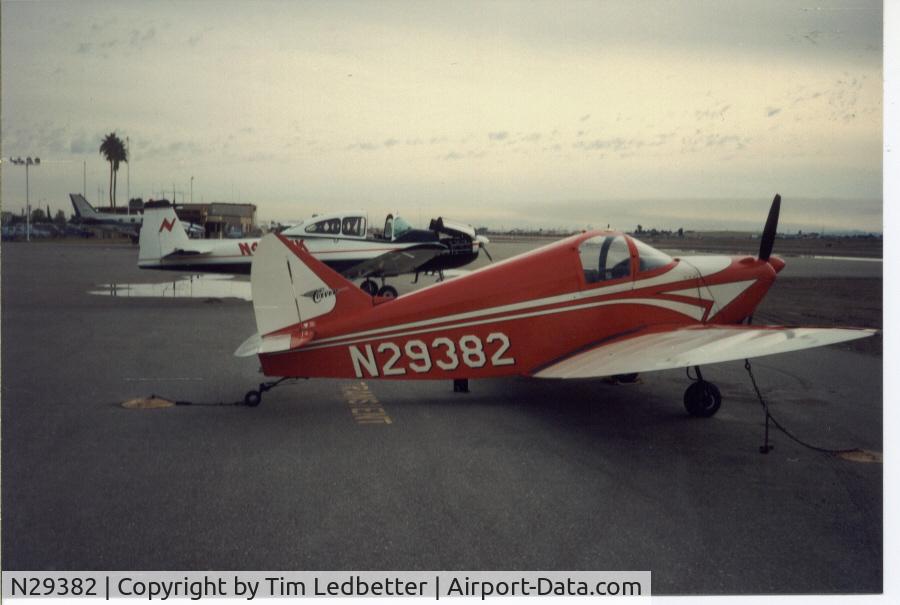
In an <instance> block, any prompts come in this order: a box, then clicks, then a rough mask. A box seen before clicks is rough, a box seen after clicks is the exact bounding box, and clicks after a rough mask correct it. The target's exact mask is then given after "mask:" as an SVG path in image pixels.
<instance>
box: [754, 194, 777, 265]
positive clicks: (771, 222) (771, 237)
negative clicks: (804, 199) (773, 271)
mask: <svg viewBox="0 0 900 605" xmlns="http://www.w3.org/2000/svg"><path fill="white" fill-rule="evenodd" d="M780 211H781V195H779V194H777V193H776V194H775V199H774V200H772V207H771V208H769V217H768V218H767V219H766V226H765V228H764V229H763V232H762V237H761V238H760V243H759V259H760V260H764V261H768V260H769V257H770V256H772V247H773V246H774V245H775V232H776V231H777V230H778V213H779V212H780Z"/></svg>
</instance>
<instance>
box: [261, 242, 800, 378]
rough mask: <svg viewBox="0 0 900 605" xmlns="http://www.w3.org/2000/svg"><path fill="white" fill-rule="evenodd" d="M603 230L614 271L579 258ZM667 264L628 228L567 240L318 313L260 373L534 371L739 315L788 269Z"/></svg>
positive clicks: (717, 261)
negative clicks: (616, 255) (607, 346)
mask: <svg viewBox="0 0 900 605" xmlns="http://www.w3.org/2000/svg"><path fill="white" fill-rule="evenodd" d="M609 237H618V238H622V239H621V240H620V242H626V243H627V244H628V248H627V252H625V253H624V254H626V255H627V257H625V258H623V259H622V261H621V262H620V263H618V264H617V266H616V267H614V268H612V269H606V268H605V267H600V268H598V269H595V268H594V267H593V266H590V267H589V266H586V264H585V263H586V261H585V260H584V259H585V253H584V247H585V246H586V245H587V243H590V242H591V241H595V240H598V238H599V239H600V240H602V239H603V238H609ZM597 249H598V250H602V247H600V246H598V247H597ZM591 254H593V252H591ZM601 254H602V252H601ZM588 258H592V257H591V256H590V255H588ZM669 261H670V262H667V263H665V264H663V265H658V266H654V267H652V268H645V269H644V270H642V266H643V263H642V259H641V258H640V255H639V251H638V249H637V247H636V245H635V244H634V240H632V238H630V237H628V236H622V235H621V234H619V235H616V234H609V233H605V232H592V233H586V234H582V235H577V236H573V237H570V238H568V239H565V240H562V241H559V242H556V243H554V244H550V245H548V246H545V247H543V248H540V249H538V250H535V251H533V252H531V253H527V254H525V255H520V256H518V257H515V258H512V259H509V260H507V261H503V262H498V263H494V264H492V265H489V266H487V267H484V268H482V269H479V270H477V271H474V272H472V273H471V274H468V275H466V276H464V277H460V278H457V279H454V280H452V281H450V282H445V283H440V284H436V285H433V286H429V287H426V288H423V289H421V290H418V291H415V292H412V293H410V294H407V295H404V296H402V297H400V298H398V299H396V300H393V301H391V302H389V303H385V304H380V305H376V306H375V307H374V308H372V309H371V310H370V311H368V312H367V313H365V314H364V315H361V316H357V315H346V316H336V317H334V318H333V319H332V318H329V320H328V321H327V322H325V321H323V322H318V323H317V322H316V320H313V321H311V322H309V324H310V325H311V327H309V328H308V330H309V331H310V332H311V333H314V336H313V337H312V340H311V342H310V343H309V344H308V345H304V346H302V347H300V348H297V349H295V350H290V351H285V352H278V353H270V354H261V355H260V360H261V362H262V368H263V372H264V373H265V374H266V375H269V376H305V377H333V378H358V379H373V378H383V379H448V378H452V379H456V378H486V377H497V376H505V375H533V374H534V373H536V372H538V371H539V370H540V369H541V368H542V367H544V366H546V365H548V364H551V363H553V362H554V361H555V360H557V359H559V358H562V357H564V356H567V355H570V354H571V353H572V352H573V351H578V350H580V349H586V348H588V347H592V346H595V345H597V344H598V343H603V342H607V341H612V340H615V339H617V338H620V337H625V336H627V335H629V334H631V333H633V332H634V331H635V330H637V329H644V328H647V327H648V326H654V325H659V326H667V327H672V326H690V325H703V324H726V325H727V324H736V323H740V322H741V321H743V320H744V318H746V317H747V316H748V315H750V314H752V312H753V309H754V308H755V307H756V305H757V304H758V303H759V301H760V300H761V299H762V297H763V296H764V295H765V293H766V291H767V290H768V289H769V287H770V285H771V284H772V283H773V281H774V279H775V274H776V271H777V270H780V268H781V267H782V266H783V261H781V260H780V259H777V258H773V259H772V263H771V264H770V263H769V262H766V261H762V260H759V259H756V258H754V257H728V256H711V257H683V258H680V259H669ZM773 265H774V267H773ZM601 269H603V270H604V271H605V274H604V275H602V276H600V277H599V278H598V273H600V272H601ZM616 271H618V272H619V274H617V273H616ZM625 272H627V273H625ZM338 295H339V294H338ZM550 335H552V337H550Z"/></svg>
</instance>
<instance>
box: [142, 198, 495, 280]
mask: <svg viewBox="0 0 900 605" xmlns="http://www.w3.org/2000/svg"><path fill="white" fill-rule="evenodd" d="M367 219H368V216H367V215H366V213H365V212H353V213H343V214H336V215H328V216H319V217H313V218H311V219H307V220H306V221H303V222H301V223H299V224H297V225H294V226H292V227H290V228H289V229H287V230H285V231H283V232H282V233H281V235H282V236H284V237H287V238H289V239H295V240H300V239H302V240H303V241H304V242H305V245H306V248H307V250H308V251H309V252H310V253H311V254H312V255H313V256H315V257H317V258H318V259H319V260H321V261H322V262H324V263H325V264H326V265H328V266H329V267H331V268H332V269H334V270H336V271H339V272H340V273H341V274H342V275H344V276H345V277H347V278H348V279H358V278H365V281H363V283H362V288H363V290H365V291H366V292H367V293H368V294H370V295H373V296H374V295H378V296H382V297H396V296H397V290H396V289H395V288H394V287H393V286H389V285H386V284H384V278H385V277H393V276H396V275H401V274H404V273H416V274H418V273H420V272H437V273H440V272H442V271H444V270H445V269H455V268H458V267H461V266H463V265H466V264H468V263H471V262H472V261H474V260H475V259H477V258H478V254H479V252H481V251H482V250H484V252H485V254H487V249H486V248H485V244H487V243H488V239H487V238H486V237H484V236H480V235H476V234H475V230H474V229H472V227H470V226H469V225H463V224H461V223H453V222H450V221H444V220H442V219H440V218H439V219H437V220H434V221H431V225H430V229H428V230H424V229H413V228H412V227H411V226H410V225H409V224H408V223H406V222H405V221H404V220H403V219H402V218H400V217H396V218H394V217H393V216H391V215H388V217H387V220H386V221H385V226H384V232H383V236H382V237H380V238H376V237H370V236H368V234H367V229H366V226H367ZM259 241H260V240H259V239H258V238H252V239H228V240H189V239H188V237H187V235H186V234H185V232H184V229H183V228H182V226H181V223H180V221H179V220H178V216H177V215H176V214H175V209H174V208H173V207H172V206H171V204H169V203H168V202H165V201H163V202H148V203H147V204H145V205H144V223H143V225H142V226H141V237H140V251H139V253H138V266H139V267H140V268H141V269H167V270H173V271H191V272H207V273H215V272H218V273H250V264H251V261H252V260H253V257H254V255H255V252H256V250H257V246H258V245H259ZM373 277H376V278H381V279H382V284H381V286H379V285H378V284H377V283H376V282H375V281H374V280H373V279H371V278H373Z"/></svg>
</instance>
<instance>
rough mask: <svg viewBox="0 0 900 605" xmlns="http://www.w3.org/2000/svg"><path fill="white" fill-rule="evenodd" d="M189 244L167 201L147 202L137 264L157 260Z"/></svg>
mask: <svg viewBox="0 0 900 605" xmlns="http://www.w3.org/2000/svg"><path fill="white" fill-rule="evenodd" d="M189 245H190V240H189V239H188V236H187V233H186V232H185V230H184V226H183V225H182V224H181V221H179V220H178V215H176V214H175V209H174V208H173V207H172V205H171V204H170V203H169V202H167V201H159V202H147V203H146V204H145V205H144V220H143V222H142V223H141V237H140V251H139V253H138V264H139V265H140V264H141V263H148V262H151V263H152V262H153V261H159V260H160V259H162V258H164V257H166V256H168V255H169V254H172V253H173V252H175V251H176V250H183V249H185V248H186V247H188V246H189Z"/></svg>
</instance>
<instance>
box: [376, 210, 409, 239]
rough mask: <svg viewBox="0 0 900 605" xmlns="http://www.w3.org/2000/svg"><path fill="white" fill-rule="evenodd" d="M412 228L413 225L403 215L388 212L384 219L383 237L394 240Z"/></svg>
mask: <svg viewBox="0 0 900 605" xmlns="http://www.w3.org/2000/svg"><path fill="white" fill-rule="evenodd" d="M412 229H413V226H412V225H410V224H409V223H407V222H406V220H405V219H404V218H403V217H401V216H394V215H393V214H389V215H387V218H386V219H385V220H384V232H383V236H384V239H387V240H391V241H396V240H397V238H399V237H402V236H403V234H404V233H406V232H407V231H412Z"/></svg>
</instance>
